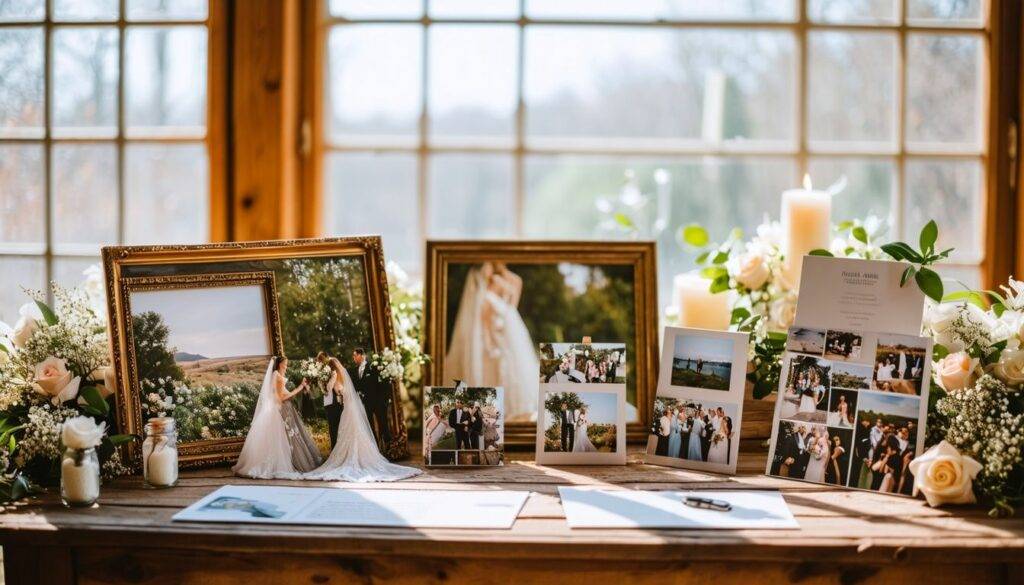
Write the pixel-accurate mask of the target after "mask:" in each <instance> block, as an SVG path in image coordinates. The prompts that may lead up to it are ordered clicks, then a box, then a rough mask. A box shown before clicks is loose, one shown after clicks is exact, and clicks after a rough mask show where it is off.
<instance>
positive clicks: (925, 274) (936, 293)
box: [914, 268, 942, 302]
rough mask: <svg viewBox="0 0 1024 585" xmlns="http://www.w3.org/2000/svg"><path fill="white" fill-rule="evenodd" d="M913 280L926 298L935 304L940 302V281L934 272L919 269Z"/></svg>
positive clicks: (927, 269)
mask: <svg viewBox="0 0 1024 585" xmlns="http://www.w3.org/2000/svg"><path fill="white" fill-rule="evenodd" d="M914 280H916V281H917V286H918V287H920V288H921V291H922V292H923V293H924V294H925V295H927V296H928V298H930V299H932V300H933V301H935V302H941V301H942V279H941V278H939V275H938V274H936V273H935V271H934V270H931V269H929V268H921V269H919V270H918V271H917V274H915V275H914Z"/></svg>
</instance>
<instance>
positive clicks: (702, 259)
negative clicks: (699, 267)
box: [693, 250, 711, 264]
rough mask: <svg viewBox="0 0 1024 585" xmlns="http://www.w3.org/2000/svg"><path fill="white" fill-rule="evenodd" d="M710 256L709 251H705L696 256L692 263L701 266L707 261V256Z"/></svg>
mask: <svg viewBox="0 0 1024 585" xmlns="http://www.w3.org/2000/svg"><path fill="white" fill-rule="evenodd" d="M710 255H711V250H707V251H706V252H701V253H700V255H699V256H697V257H696V258H695V259H694V260H693V261H694V262H696V263H697V264H703V263H705V262H707V261H708V256H710Z"/></svg>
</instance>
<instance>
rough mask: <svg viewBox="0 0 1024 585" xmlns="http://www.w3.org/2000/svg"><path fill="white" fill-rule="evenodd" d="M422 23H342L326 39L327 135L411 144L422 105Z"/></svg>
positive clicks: (335, 137)
mask: <svg viewBox="0 0 1024 585" xmlns="http://www.w3.org/2000/svg"><path fill="white" fill-rule="evenodd" d="M422 38H423V28H422V27H421V26H418V25H344V26H338V27H335V28H334V29H332V30H331V33H330V38H329V40H328V51H329V55H328V61H329V65H328V66H329V73H328V79H327V82H328V85H329V87H328V91H329V95H330V105H331V116H330V118H329V120H330V128H329V136H330V137H331V138H333V139H334V140H336V141H338V142H345V141H346V139H350V138H352V137H358V136H360V135H362V136H363V137H364V138H365V137H366V136H373V137H375V138H377V139H378V141H383V142H386V143H389V142H396V141H397V142H400V143H404V144H415V143H416V142H417V138H416V134H417V128H418V123H419V116H420V110H421V103H420V102H421V101H422V96H423V88H422V87H421V73H422V71H421V69H422V61H421V60H422V58H423V55H422V52H421V48H422Z"/></svg>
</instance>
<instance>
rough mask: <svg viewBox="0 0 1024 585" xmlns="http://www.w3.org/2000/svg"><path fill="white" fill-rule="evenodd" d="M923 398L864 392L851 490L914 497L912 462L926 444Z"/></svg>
mask: <svg viewBox="0 0 1024 585" xmlns="http://www.w3.org/2000/svg"><path fill="white" fill-rule="evenodd" d="M921 401H922V399H921V398H918V397H916V396H903V395H899V394H888V393H886V394H879V393H875V392H862V393H861V395H860V404H859V405H858V409H857V423H856V425H857V426H856V437H855V439H854V441H855V445H854V458H853V464H852V466H851V469H850V477H849V482H848V484H847V485H848V486H849V487H855V488H860V489H866V490H872V491H876V492H885V493H896V494H903V495H910V494H911V492H912V491H913V487H914V477H913V474H911V473H910V462H911V461H913V459H914V457H915V456H916V455H917V449H918V445H919V443H920V442H921V441H922V440H923V439H922V437H923V434H922V433H923V430H924V429H922V428H921V425H920V422H919V421H920V420H921V419H920V417H921Z"/></svg>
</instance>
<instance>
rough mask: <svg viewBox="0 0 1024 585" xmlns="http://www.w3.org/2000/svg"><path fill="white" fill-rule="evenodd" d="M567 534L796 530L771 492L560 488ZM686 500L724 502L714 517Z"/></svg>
mask: <svg viewBox="0 0 1024 585" xmlns="http://www.w3.org/2000/svg"><path fill="white" fill-rule="evenodd" d="M558 494H559V496H561V498H562V507H563V508H564V509H565V519H566V521H567V522H568V523H569V526H570V527H571V528H710V529H714V528H721V529H740V528H761V529H784V528H799V527H800V526H799V524H797V522H796V519H795V518H793V514H792V512H790V511H789V506H787V505H786V501H785V500H784V499H782V494H780V493H779V492H776V491H739V490H725V491H681V490H670V491H650V490H608V489H589V488H576V487H560V488H558ZM687 496H692V497H700V498H711V499H715V500H724V501H726V502H729V503H730V504H732V510H730V511H728V512H719V511H716V510H705V509H700V508H692V507H690V506H687V505H686V504H684V503H683V502H684V500H685V499H686V497H687Z"/></svg>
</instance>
